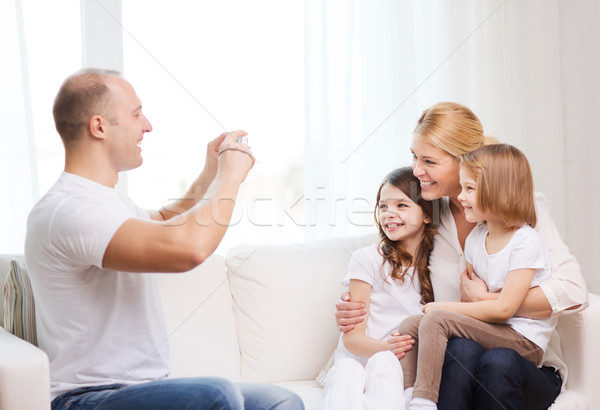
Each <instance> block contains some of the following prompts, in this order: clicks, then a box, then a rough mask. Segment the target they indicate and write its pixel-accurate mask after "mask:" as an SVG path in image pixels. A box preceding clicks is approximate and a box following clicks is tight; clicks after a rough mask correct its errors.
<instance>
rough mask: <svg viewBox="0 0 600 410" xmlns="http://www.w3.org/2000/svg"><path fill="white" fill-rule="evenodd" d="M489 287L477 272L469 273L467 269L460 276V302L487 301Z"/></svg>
mask: <svg viewBox="0 0 600 410" xmlns="http://www.w3.org/2000/svg"><path fill="white" fill-rule="evenodd" d="M487 294H488V287H487V285H486V284H485V282H484V281H483V279H481V278H480V277H479V276H477V274H476V273H475V272H473V273H471V274H470V275H469V273H468V272H467V270H466V269H465V270H464V271H463V273H462V275H460V300H461V301H462V302H479V301H481V300H485V299H487V298H486V297H485V296H486V295H487Z"/></svg>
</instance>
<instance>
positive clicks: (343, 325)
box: [335, 292, 367, 333]
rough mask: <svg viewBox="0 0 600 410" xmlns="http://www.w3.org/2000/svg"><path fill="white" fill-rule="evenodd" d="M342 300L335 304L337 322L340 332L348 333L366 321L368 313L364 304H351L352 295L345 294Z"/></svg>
mask: <svg viewBox="0 0 600 410" xmlns="http://www.w3.org/2000/svg"><path fill="white" fill-rule="evenodd" d="M340 299H341V300H340V301H339V302H337V303H336V304H335V322H336V323H337V325H338V329H340V332H342V333H346V332H349V331H350V330H352V329H354V326H355V325H356V324H357V323H360V322H362V321H363V320H364V315H365V314H366V313H367V309H365V305H364V304H362V303H357V302H351V301H350V293H348V292H344V293H342V296H341V298H340Z"/></svg>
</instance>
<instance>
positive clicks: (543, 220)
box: [461, 192, 588, 319]
mask: <svg viewBox="0 0 600 410" xmlns="http://www.w3.org/2000/svg"><path fill="white" fill-rule="evenodd" d="M535 210H536V215H537V224H536V226H535V230H536V231H537V232H538V233H539V234H540V236H541V238H542V240H543V241H544V245H545V246H546V248H547V249H548V253H549V254H550V261H551V263H552V277H551V278H550V279H549V280H548V281H546V282H544V283H542V284H541V285H540V286H537V287H533V288H531V289H530V290H529V292H528V293H527V296H526V298H525V300H524V301H523V304H522V305H521V306H520V307H519V310H518V311H517V314H516V315H517V316H522V317H529V318H532V319H544V318H547V317H550V315H551V314H552V312H555V313H558V312H566V313H568V312H577V311H579V310H582V309H585V308H586V307H587V305H588V289H587V285H586V283H585V280H584V279H583V276H582V275H581V268H580V267H579V264H578V263H577V260H576V259H575V257H574V256H573V255H571V253H570V252H569V248H568V247H567V245H565V243H564V242H563V241H562V239H561V238H560V234H559V233H558V230H557V229H556V226H555V225H554V222H553V221H552V218H551V216H550V211H549V209H548V202H547V201H546V198H545V197H544V195H542V194H541V193H539V192H538V193H536V195H535ZM482 283H483V286H482ZM498 295H499V294H498V293H489V292H488V291H487V287H486V286H485V283H484V282H483V281H482V280H481V279H480V278H479V277H476V276H475V277H473V278H469V277H468V276H466V275H465V274H463V275H462V277H461V297H462V300H463V302H476V301H484V300H494V299H496V298H498Z"/></svg>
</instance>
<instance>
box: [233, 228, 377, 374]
mask: <svg viewBox="0 0 600 410" xmlns="http://www.w3.org/2000/svg"><path fill="white" fill-rule="evenodd" d="M376 240H377V239H376V236H374V235H367V236H362V237H355V238H349V239H333V240H327V241H319V242H314V243H309V244H304V245H302V244H292V245H263V246H250V245H245V246H239V247H236V248H234V249H232V250H231V251H230V252H229V253H228V254H227V273H228V275H229V281H230V285H231V291H232V294H233V307H234V314H235V318H236V320H237V326H238V336H239V344H240V354H241V380H242V381H245V382H264V383H276V382H282V381H288V380H310V379H314V378H315V377H317V375H318V373H319V371H320V369H321V368H322V367H323V365H324V364H325V363H326V362H327V359H328V358H329V356H330V355H331V353H332V352H333V350H334V349H335V347H336V345H337V341H338V338H339V335H340V333H339V331H338V329H337V327H336V324H335V317H334V314H335V303H336V301H337V300H338V299H339V297H340V294H341V293H342V291H343V289H344V288H343V287H342V286H341V285H340V281H341V279H342V278H343V277H344V276H345V275H346V272H347V269H348V262H349V260H350V256H351V255H352V252H353V251H354V250H355V249H357V248H359V247H363V246H367V245H369V244H372V243H373V242H374V241H376Z"/></svg>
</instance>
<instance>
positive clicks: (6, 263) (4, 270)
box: [0, 255, 25, 327]
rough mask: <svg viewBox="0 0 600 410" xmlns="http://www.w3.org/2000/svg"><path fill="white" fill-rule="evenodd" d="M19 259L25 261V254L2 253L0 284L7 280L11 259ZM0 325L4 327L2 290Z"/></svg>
mask: <svg viewBox="0 0 600 410" xmlns="http://www.w3.org/2000/svg"><path fill="white" fill-rule="evenodd" d="M12 260H18V261H19V262H23V263H25V258H24V257H23V255H0V285H3V284H4V282H5V281H6V277H7V276H8V273H9V272H10V261H12ZM0 298H2V303H0V326H2V327H4V293H3V292H0Z"/></svg>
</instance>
